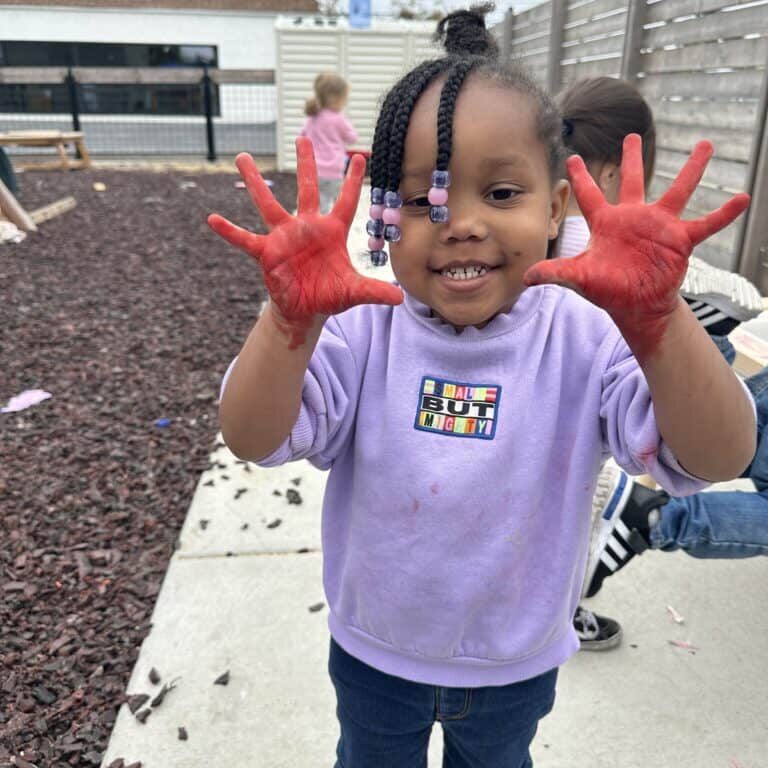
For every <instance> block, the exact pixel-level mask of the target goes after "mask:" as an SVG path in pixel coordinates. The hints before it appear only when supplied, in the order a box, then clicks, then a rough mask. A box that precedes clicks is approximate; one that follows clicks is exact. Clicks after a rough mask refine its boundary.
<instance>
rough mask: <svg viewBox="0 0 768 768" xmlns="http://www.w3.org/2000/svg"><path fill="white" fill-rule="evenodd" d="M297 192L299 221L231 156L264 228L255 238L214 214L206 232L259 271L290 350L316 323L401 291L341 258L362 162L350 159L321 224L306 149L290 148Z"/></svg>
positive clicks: (253, 171)
mask: <svg viewBox="0 0 768 768" xmlns="http://www.w3.org/2000/svg"><path fill="white" fill-rule="evenodd" d="M296 156H297V158H298V171H297V178H298V184H299V195H298V198H299V199H298V213H297V215H296V216H291V215H290V214H289V213H288V212H287V211H286V210H285V209H284V208H283V207H282V206H281V205H280V203H278V202H277V200H275V198H274V197H273V196H272V192H271V191H270V189H269V187H268V186H267V185H266V183H265V182H264V179H263V178H262V177H261V174H260V173H259V171H258V169H257V168H256V164H255V163H254V162H253V158H252V157H251V156H250V155H248V154H240V155H238V156H237V159H236V160H235V163H236V164H237V168H238V170H239V171H240V175H241V176H242V177H243V179H244V181H245V185H246V187H247V188H248V192H249V193H250V195H251V199H252V200H253V202H254V204H255V205H256V207H257V208H258V209H259V211H260V212H261V215H262V217H263V219H264V222H265V223H266V225H267V227H268V228H269V230H270V232H269V234H268V235H255V234H253V233H252V232H249V231H248V230H246V229H242V228H241V227H238V226H236V225H235V224H232V222H230V221H227V220H226V219H225V218H223V217H221V216H219V215H218V214H215V213H214V214H211V215H210V216H209V217H208V225H209V226H210V227H211V229H212V230H213V231H214V232H216V234H218V235H220V236H221V237H223V238H224V239H225V240H226V241H227V242H229V243H231V244H232V245H234V246H235V247H237V248H240V249H241V250H243V251H245V252H246V253H248V254H249V255H251V256H252V257H253V258H254V259H256V261H258V262H259V264H260V265H261V269H262V271H263V273H264V282H265V284H266V286H267V291H268V292H269V295H270V298H271V300H272V301H271V306H272V307H273V309H272V311H273V312H274V317H275V321H276V323H277V325H278V327H279V328H281V330H283V331H284V332H285V333H286V335H289V336H290V339H291V343H290V345H291V347H292V348H295V347H297V346H298V345H299V344H301V343H303V341H304V338H305V334H306V331H307V329H308V328H310V326H311V325H312V324H313V322H314V321H315V319H316V318H318V317H327V316H328V315H334V314H338V313H339V312H343V311H344V310H345V309H349V308H350V307H353V306H355V305H356V304H400V303H401V302H402V300H403V294H402V291H401V290H400V289H399V288H397V287H396V286H394V285H390V284H389V283H385V282H383V281H381V280H373V279H371V278H366V277H363V276H362V275H360V274H359V273H358V272H356V271H355V269H354V267H353V266H352V264H351V263H350V260H349V254H348V253H347V245H346V242H347V235H348V233H349V228H350V226H351V224H352V220H353V218H354V215H355V210H356V208H357V201H358V198H359V197H360V187H361V185H362V183H363V174H364V172H365V160H364V159H363V158H362V157H361V156H359V155H356V156H354V157H353V158H352V159H351V161H350V164H349V172H348V174H347V177H346V179H345V180H344V185H343V187H342V190H341V194H340V195H339V199H338V200H337V202H336V205H335V206H334V207H333V210H332V211H331V212H330V213H329V214H328V215H327V216H323V215H321V214H320V213H319V208H320V201H319V194H318V185H317V168H316V166H315V156H314V153H313V151H312V142H311V141H310V140H309V139H307V138H299V139H297V140H296Z"/></svg>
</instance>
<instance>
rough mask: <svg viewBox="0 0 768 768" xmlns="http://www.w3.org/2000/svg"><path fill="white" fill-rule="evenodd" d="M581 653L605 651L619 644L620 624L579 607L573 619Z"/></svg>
mask: <svg viewBox="0 0 768 768" xmlns="http://www.w3.org/2000/svg"><path fill="white" fill-rule="evenodd" d="M573 628H574V629H575V630H576V634H577V635H578V636H579V642H580V643H581V650H582V651H607V650H608V649H609V648H615V647H616V646H617V645H618V644H619V643H620V642H621V624H619V622H618V621H614V620H613V619H609V618H608V617H607V616H598V615H597V614H596V613H592V611H588V610H587V609H586V608H582V607H581V606H579V607H578V608H577V609H576V615H575V616H574V617H573Z"/></svg>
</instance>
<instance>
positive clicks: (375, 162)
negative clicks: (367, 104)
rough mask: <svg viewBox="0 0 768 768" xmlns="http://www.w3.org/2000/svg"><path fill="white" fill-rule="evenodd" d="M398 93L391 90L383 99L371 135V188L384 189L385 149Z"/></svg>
mask: <svg viewBox="0 0 768 768" xmlns="http://www.w3.org/2000/svg"><path fill="white" fill-rule="evenodd" d="M399 97H400V92H399V89H398V88H392V90H391V91H390V92H389V93H388V94H387V96H386V98H385V99H384V104H383V105H382V107H381V112H380V113H379V119H378V121H377V123H376V131H375V133H374V134H373V143H372V144H371V186H372V187H380V188H381V189H384V187H385V186H386V184H387V147H388V145H389V132H390V130H391V129H392V120H393V119H394V117H395V111H396V110H397V103H398V101H399Z"/></svg>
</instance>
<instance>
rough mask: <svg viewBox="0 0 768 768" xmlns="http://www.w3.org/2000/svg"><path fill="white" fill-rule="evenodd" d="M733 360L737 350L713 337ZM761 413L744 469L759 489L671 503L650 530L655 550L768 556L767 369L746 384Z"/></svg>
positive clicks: (696, 554)
mask: <svg viewBox="0 0 768 768" xmlns="http://www.w3.org/2000/svg"><path fill="white" fill-rule="evenodd" d="M713 341H714V342H715V344H717V346H718V347H719V349H720V351H721V352H722V353H723V355H724V356H725V359H726V360H728V362H729V363H730V362H732V361H733V347H732V346H731V344H730V342H729V341H728V340H727V339H726V338H722V337H713ZM744 383H745V384H746V385H747V387H748V389H749V391H750V392H751V393H752V397H753V398H754V400H755V408H756V410H757V451H756V453H755V456H754V458H753V459H752V463H751V464H750V465H749V466H748V467H747V468H746V470H744V472H743V473H742V477H747V478H749V479H750V480H752V482H753V483H754V484H755V488H756V489H757V490H756V491H755V492H752V491H710V492H707V493H697V494H694V495H693V496H686V497H683V498H673V499H670V500H669V502H668V503H667V504H665V505H664V506H663V507H662V508H661V516H660V519H659V522H658V523H657V524H656V525H655V526H653V527H652V528H651V535H650V538H651V546H652V547H653V548H654V549H662V550H665V551H667V552H671V551H673V550H675V549H683V550H685V551H686V552H687V553H688V554H689V555H692V556H693V557H701V558H739V557H753V556H754V555H765V554H768V435H766V432H765V427H766V424H768V368H764V369H763V370H762V371H760V372H759V373H756V374H755V375H754V376H751V377H749V378H748V379H746V380H745V382H744Z"/></svg>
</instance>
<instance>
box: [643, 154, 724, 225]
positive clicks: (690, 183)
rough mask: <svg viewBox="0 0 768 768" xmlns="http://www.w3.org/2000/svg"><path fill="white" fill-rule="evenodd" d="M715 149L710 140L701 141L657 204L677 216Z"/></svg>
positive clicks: (699, 179)
mask: <svg viewBox="0 0 768 768" xmlns="http://www.w3.org/2000/svg"><path fill="white" fill-rule="evenodd" d="M713 151H714V149H713V147H712V144H711V143H710V142H708V141H700V142H699V143H698V144H697V145H696V146H695V147H694V148H693V152H691V156H690V157H689V158H688V159H687V160H686V161H685V165H684V166H683V167H682V168H681V169H680V173H678V174H677V177H676V178H675V180H674V181H673V182H672V184H671V185H670V187H669V189H668V190H667V191H666V192H665V193H664V194H663V195H662V196H661V197H660V198H659V200H658V201H657V203H656V205H657V206H659V207H660V208H664V209H666V210H668V211H670V212H671V213H673V214H674V215H675V216H679V215H680V214H681V213H682V212H683V209H684V208H685V206H686V203H687V202H688V200H689V199H690V197H691V195H692V194H693V192H694V190H695V189H696V187H697V186H698V184H699V182H700V181H701V177H702V176H703V175H704V171H705V170H706V168H707V163H708V162H709V158H710V157H712V152H713Z"/></svg>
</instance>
